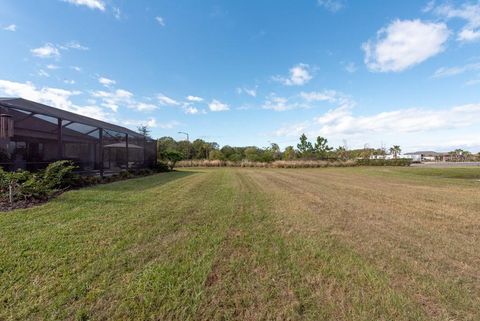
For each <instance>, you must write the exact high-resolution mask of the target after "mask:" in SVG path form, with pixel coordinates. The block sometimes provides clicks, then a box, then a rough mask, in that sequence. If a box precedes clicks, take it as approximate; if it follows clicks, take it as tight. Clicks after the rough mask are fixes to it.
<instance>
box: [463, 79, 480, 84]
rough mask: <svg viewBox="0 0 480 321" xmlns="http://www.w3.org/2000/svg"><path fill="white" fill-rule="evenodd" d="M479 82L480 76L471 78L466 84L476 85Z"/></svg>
mask: <svg viewBox="0 0 480 321" xmlns="http://www.w3.org/2000/svg"><path fill="white" fill-rule="evenodd" d="M478 84H480V78H478V79H472V80H469V81H467V82H466V83H465V85H467V86H475V85H478Z"/></svg>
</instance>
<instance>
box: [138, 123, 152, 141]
mask: <svg viewBox="0 0 480 321" xmlns="http://www.w3.org/2000/svg"><path fill="white" fill-rule="evenodd" d="M137 131H138V132H139V133H140V134H142V135H143V136H145V137H148V138H150V128H148V126H147V125H140V126H138V127H137Z"/></svg>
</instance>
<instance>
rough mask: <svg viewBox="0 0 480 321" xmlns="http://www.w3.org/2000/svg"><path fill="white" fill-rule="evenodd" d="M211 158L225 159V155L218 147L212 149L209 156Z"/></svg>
mask: <svg viewBox="0 0 480 321" xmlns="http://www.w3.org/2000/svg"><path fill="white" fill-rule="evenodd" d="M208 158H209V159H210V160H225V155H223V153H222V152H221V151H219V150H218V149H214V150H211V151H210V154H209V157H208Z"/></svg>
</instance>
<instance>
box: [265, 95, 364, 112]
mask: <svg viewBox="0 0 480 321" xmlns="http://www.w3.org/2000/svg"><path fill="white" fill-rule="evenodd" d="M318 102H325V103H328V104H336V105H338V106H343V107H349V108H350V107H353V106H355V101H353V100H352V99H351V98H350V97H348V96H347V95H345V94H343V93H340V92H337V91H335V90H324V91H312V92H301V93H300V94H298V95H295V96H292V97H288V98H286V97H279V96H277V95H276V94H270V95H269V96H268V97H267V99H266V101H265V103H264V104H263V106H262V108H263V109H270V110H274V111H287V110H294V109H308V108H313V107H315V103H318Z"/></svg>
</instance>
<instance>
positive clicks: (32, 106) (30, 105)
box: [0, 98, 143, 137]
mask: <svg viewBox="0 0 480 321" xmlns="http://www.w3.org/2000/svg"><path fill="white" fill-rule="evenodd" d="M0 106H2V107H6V108H16V109H20V110H24V111H28V112H31V113H36V114H42V115H46V116H50V117H55V118H61V119H62V120H67V121H72V122H75V123H81V124H85V125H89V126H92V127H98V128H103V129H107V130H112V131H116V132H120V133H124V134H128V135H129V136H133V137H143V135H142V134H139V133H137V132H134V131H133V130H130V129H128V128H125V127H122V126H118V125H114V124H110V123H107V122H104V121H101V120H98V119H94V118H90V117H87V116H83V115H79V114H75V113H72V112H69V111H66V110H63V109H58V108H54V107H50V106H47V105H44V104H40V103H36V102H34V101H30V100H27V99H23V98H0Z"/></svg>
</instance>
